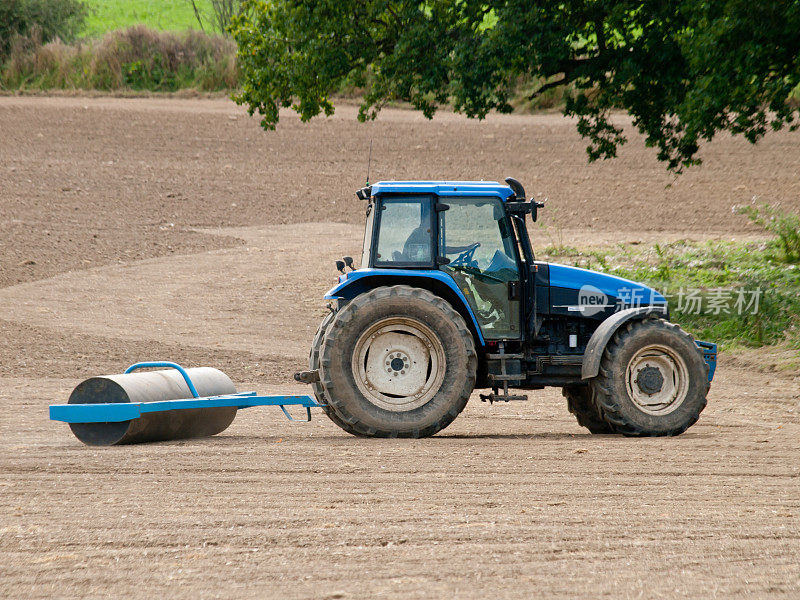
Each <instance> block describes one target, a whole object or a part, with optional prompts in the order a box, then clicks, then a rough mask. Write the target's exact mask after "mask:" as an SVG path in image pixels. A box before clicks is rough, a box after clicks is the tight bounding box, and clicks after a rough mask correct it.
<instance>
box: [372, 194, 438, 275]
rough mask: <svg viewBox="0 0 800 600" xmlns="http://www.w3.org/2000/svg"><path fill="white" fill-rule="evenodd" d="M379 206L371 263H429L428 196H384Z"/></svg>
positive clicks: (430, 221) (429, 211) (429, 217)
mask: <svg viewBox="0 0 800 600" xmlns="http://www.w3.org/2000/svg"><path fill="white" fill-rule="evenodd" d="M381 207H382V210H381V214H380V224H379V228H380V229H379V231H378V246H377V251H376V253H375V264H394V265H409V266H423V265H430V264H431V262H432V260H433V247H432V246H433V244H432V240H433V235H432V226H433V223H432V220H431V200H430V198H429V197H427V196H418V197H402V198H386V199H384V200H383V201H382V202H381Z"/></svg>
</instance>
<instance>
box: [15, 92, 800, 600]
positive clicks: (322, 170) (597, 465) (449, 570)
mask: <svg viewBox="0 0 800 600" xmlns="http://www.w3.org/2000/svg"><path fill="white" fill-rule="evenodd" d="M619 122H620V123H622V124H623V125H625V126H626V129H627V131H628V132H629V134H630V137H631V139H630V142H629V143H628V144H627V145H626V146H625V147H624V148H623V149H622V151H621V156H620V158H619V159H618V160H615V161H612V162H606V163H601V164H595V165H588V164H587V163H586V159H585V154H584V153H583V150H582V147H583V143H582V141H581V140H580V138H579V137H578V136H577V134H576V133H575V130H574V124H573V123H572V122H570V121H568V120H565V119H563V118H562V117H560V116H555V115H541V116H492V117H491V118H489V119H488V120H487V121H485V122H480V123H479V122H473V121H468V120H466V119H464V118H461V117H459V116H456V115H452V114H441V115H438V116H437V117H436V118H435V119H434V120H433V121H432V122H428V121H425V120H424V119H423V118H422V117H421V116H419V115H417V114H415V113H412V112H409V111H404V110H394V109H393V110H387V111H385V112H384V113H383V114H382V115H381V117H380V119H379V120H378V121H377V122H374V123H370V124H367V125H360V124H358V123H356V121H355V108H354V107H351V106H347V105H343V106H341V107H340V108H339V110H337V113H336V115H335V116H334V117H333V118H332V119H329V120H315V121H313V122H312V123H310V124H301V123H300V122H299V120H298V119H297V118H296V117H294V116H293V115H291V114H288V113H287V114H285V115H284V118H283V120H282V122H281V124H280V125H279V128H278V130H277V131H276V132H270V133H266V132H264V131H262V130H261V129H260V128H259V127H258V123H257V120H256V119H254V118H250V117H248V116H247V115H246V114H245V113H244V111H243V110H242V109H241V108H239V107H237V106H235V105H234V104H232V103H231V102H229V101H226V100H177V99H161V98H150V99H144V98H143V99H118V98H75V97H73V98H67V97H58V98H48V97H3V98H0V247H1V248H2V253H0V340H1V341H0V597H3V598H52V597H74V598H77V597H80V598H99V597H127V598H153V597H170V598H216V597H220V598H264V597H275V598H372V597H388V598H417V597H464V598H487V597H491V598H530V597H546V598H551V597H576V596H577V597H586V598H597V597H614V598H617V597H619V598H662V597H663V598H673V597H681V598H683V597H696V598H715V597H716V598H732V597H786V598H797V597H800V566H799V565H800V377H793V376H792V374H791V373H788V374H787V373H786V372H780V373H772V372H769V370H768V369H765V368H763V367H764V365H761V364H759V360H758V357H757V355H753V356H752V357H750V358H748V356H747V355H739V356H738V357H737V359H736V360H733V359H731V358H730V357H726V356H725V355H724V354H723V355H722V356H721V358H720V365H719V368H718V370H717V377H716V379H715V381H714V384H713V386H712V388H711V393H710V396H709V405H708V408H707V409H706V411H705V412H704V413H703V415H702V417H701V419H700V421H699V422H698V423H697V424H696V425H695V426H694V427H692V428H691V429H690V430H689V431H688V432H687V433H685V434H684V435H682V436H679V437H677V438H668V439H626V438H622V437H616V436H592V435H589V434H588V433H587V432H586V431H585V430H584V429H582V428H580V427H579V426H578V425H577V423H576V422H575V421H574V418H573V417H572V416H571V415H570V414H569V413H568V412H567V409H566V402H565V400H564V399H563V398H562V397H561V394H560V391H559V390H545V391H542V392H533V393H531V394H530V400H529V401H528V402H526V403H515V404H513V405H500V406H498V405H495V406H491V407H490V406H487V405H485V404H483V403H481V402H480V401H479V400H478V398H477V393H476V394H475V396H474V397H473V399H472V400H471V401H470V403H469V405H468V406H467V409H466V410H465V412H464V413H463V414H462V415H461V416H460V417H459V418H458V419H457V420H456V421H455V422H454V423H453V424H452V425H451V426H450V427H449V428H447V429H446V430H445V431H443V432H442V433H441V434H439V435H437V436H435V437H434V438H430V439H425V440H413V441H408V440H406V441H398V440H371V439H359V438H354V437H351V436H349V435H347V434H345V433H344V432H342V431H341V430H339V429H338V428H337V427H336V426H335V425H334V424H333V423H331V422H329V421H328V420H327V418H326V417H325V416H324V415H322V414H321V413H319V414H318V415H317V416H316V418H315V420H314V421H313V422H312V423H310V424H302V425H301V424H292V423H289V422H287V421H286V420H285V419H284V418H283V416H282V415H281V413H280V412H279V411H278V410H273V409H250V410H248V411H244V412H242V413H241V414H240V415H239V416H237V418H236V420H235V421H234V424H233V425H232V426H231V427H230V428H229V429H228V430H226V431H225V432H224V433H222V434H220V435H219V436H216V437H214V438H209V439H203V440H188V441H180V442H168V443H161V444H152V445H143V446H128V447H112V448H90V447H86V446H83V445H81V444H80V442H78V441H77V440H76V439H75V438H74V437H73V436H72V434H71V433H70V431H69V428H68V427H67V426H66V425H63V424H60V423H54V422H50V421H49V420H48V415H47V406H48V404H51V403H59V402H65V401H66V399H67V397H68V396H69V392H70V391H71V389H72V388H73V387H74V386H75V385H76V384H77V383H78V382H80V381H81V380H82V379H84V378H86V377H88V376H90V375H94V374H103V373H117V372H121V371H122V370H123V369H124V368H125V367H126V366H127V365H128V364H130V363H132V362H135V361H138V360H148V359H162V360H163V359H170V360H176V361H179V362H182V363H185V364H188V365H193V366H194V365H210V366H215V367H218V368H220V369H222V370H224V371H225V372H227V373H228V374H229V375H230V376H231V377H232V379H233V380H234V381H235V382H236V383H237V387H238V389H240V390H248V389H257V390H258V391H263V392H283V391H285V392H298V393H305V392H306V389H305V388H303V387H302V386H298V385H297V384H295V383H294V382H293V381H292V380H291V374H292V372H294V371H295V370H299V369H301V368H303V367H304V366H305V360H306V356H307V353H308V348H309V345H310V342H311V339H312V337H313V335H314V332H315V330H316V327H317V324H318V323H319V321H320V320H321V318H322V317H323V315H324V304H323V302H322V300H321V297H322V295H323V294H324V292H325V291H326V290H327V288H329V287H331V286H332V284H333V283H334V282H335V275H336V272H335V269H334V267H333V261H334V260H335V259H337V258H339V257H341V256H342V255H343V254H350V255H353V256H357V255H358V254H359V253H360V246H361V242H360V239H361V235H362V232H361V228H362V220H363V213H364V206H363V204H362V203H361V202H360V201H358V200H357V199H356V198H355V196H354V195H353V191H354V190H355V189H356V188H358V187H360V186H361V185H363V183H364V178H365V175H366V170H367V164H366V162H367V150H368V148H369V143H370V139H372V140H373V152H372V157H373V160H372V166H371V178H372V180H373V181H375V180H379V179H406V178H413V179H427V178H433V179H444V178H447V179H481V178H483V179H492V180H495V179H502V178H503V177H505V176H509V175H511V176H514V177H516V178H518V179H519V180H521V181H522V182H523V183H524V184H525V186H526V188H527V189H528V192H529V194H530V193H535V194H541V197H543V198H544V197H547V198H548V205H547V208H546V209H545V210H544V211H543V213H542V219H541V220H542V226H540V227H537V228H535V229H534V230H533V238H534V239H533V243H534V247H537V248H541V247H543V246H545V245H548V244H550V243H552V240H553V239H559V240H560V241H562V242H563V243H568V244H571V245H575V246H581V247H584V246H603V245H606V244H610V243H617V242H640V243H652V242H657V241H663V240H675V239H681V238H689V239H698V240H701V239H712V240H713V239H731V238H737V239H742V238H753V237H755V236H758V235H759V234H758V231H756V230H754V229H753V228H752V227H751V226H750V225H749V224H748V223H747V221H746V220H745V219H744V218H743V217H741V216H739V215H737V214H734V212H733V211H732V210H731V208H732V206H733V205H735V204H742V203H745V202H750V201H751V200H752V199H753V198H754V197H756V198H757V199H759V200H766V201H771V202H777V201H780V202H781V203H783V204H784V205H785V206H787V207H790V208H793V209H798V208H800V174H799V171H800V134H797V133H777V134H771V135H770V136H768V137H767V138H766V139H765V140H764V141H763V142H762V143H761V144H760V145H758V146H755V147H753V146H750V145H749V144H747V143H746V142H744V141H742V140H739V139H730V138H721V139H719V140H717V141H715V142H714V143H713V144H711V145H709V146H708V147H707V148H705V149H704V151H703V158H704V160H705V164H704V165H703V166H702V167H700V168H697V169H694V170H692V171H690V172H689V173H687V174H686V175H684V176H681V177H680V178H677V179H676V178H675V177H673V176H669V175H667V174H665V172H664V169H663V167H662V166H660V165H658V164H657V163H656V161H655V159H654V153H653V151H652V150H651V149H647V148H645V147H644V144H643V142H642V140H641V138H639V137H638V136H637V135H636V134H635V132H634V131H633V129H632V128H631V127H630V124H629V122H628V121H627V120H626V118H625V117H623V116H620V117H619Z"/></svg>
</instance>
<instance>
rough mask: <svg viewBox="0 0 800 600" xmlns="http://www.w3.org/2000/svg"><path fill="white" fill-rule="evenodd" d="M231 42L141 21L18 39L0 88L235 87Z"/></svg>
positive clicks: (0, 72)
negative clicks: (75, 36)
mask: <svg viewBox="0 0 800 600" xmlns="http://www.w3.org/2000/svg"><path fill="white" fill-rule="evenodd" d="M237 82H238V71H237V68H236V46H235V44H234V43H233V42H232V41H230V40H228V39H226V38H223V37H221V36H216V35H207V34H204V33H202V32H199V31H185V32H182V33H170V32H157V31H153V30H151V29H147V28H146V27H144V26H141V25H140V26H136V27H131V28H129V29H125V30H120V31H112V32H110V33H107V34H106V35H105V36H103V37H102V38H101V39H99V40H88V41H85V42H83V43H78V44H70V45H68V44H63V43H61V42H58V41H56V42H51V43H49V44H45V45H39V44H36V43H32V44H30V45H26V42H25V40H19V41H18V43H17V44H16V45H15V46H14V47H13V48H12V51H11V54H10V57H9V59H8V61H7V62H6V63H5V65H4V66H3V68H2V70H0V89H15V90H48V89H66V90H75V89H85V90H89V89H93V90H104V91H112V90H113V91H117V90H144V91H166V92H171V91H176V90H179V89H196V90H199V91H203V92H213V91H222V90H230V89H233V88H235V87H236V85H237Z"/></svg>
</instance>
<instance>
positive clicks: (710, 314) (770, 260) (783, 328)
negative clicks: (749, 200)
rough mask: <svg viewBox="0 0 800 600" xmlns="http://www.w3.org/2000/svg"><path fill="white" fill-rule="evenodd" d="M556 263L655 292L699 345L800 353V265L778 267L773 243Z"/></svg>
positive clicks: (642, 250)
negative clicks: (776, 347)
mask: <svg viewBox="0 0 800 600" xmlns="http://www.w3.org/2000/svg"><path fill="white" fill-rule="evenodd" d="M545 254H546V253H545ZM550 256H553V255H550ZM565 256H566V257H567V258H568V259H569V260H566V261H565V260H564V258H565ZM560 258H561V261H562V262H569V263H571V264H573V265H575V266H579V267H583V268H587V269H593V270H596V271H601V272H605V273H609V274H612V275H618V276H620V277H624V278H626V279H631V280H633V281H638V282H640V283H643V284H645V285H648V286H650V287H653V288H655V289H657V290H659V291H660V292H662V293H663V294H664V295H665V296H666V298H667V301H668V302H669V306H670V318H671V320H673V321H674V322H676V323H679V324H680V325H681V326H682V327H684V328H685V329H686V330H688V331H690V332H691V333H692V334H694V335H695V336H696V337H697V338H699V339H704V340H707V341H712V342H716V343H718V344H721V345H722V346H723V347H724V348H736V347H761V346H768V345H782V346H786V347H788V348H791V349H794V350H797V349H800V265H797V264H787V263H785V262H783V261H782V260H781V259H780V257H779V256H778V255H777V254H776V251H775V246H774V244H773V243H771V242H761V243H737V242H706V243H697V242H687V241H678V242H673V243H670V244H663V245H662V244H656V245H654V246H649V247H648V246H629V245H624V244H619V245H617V246H616V247H615V248H614V249H611V250H603V251H593V252H577V253H574V252H570V253H569V254H567V255H561V256H560Z"/></svg>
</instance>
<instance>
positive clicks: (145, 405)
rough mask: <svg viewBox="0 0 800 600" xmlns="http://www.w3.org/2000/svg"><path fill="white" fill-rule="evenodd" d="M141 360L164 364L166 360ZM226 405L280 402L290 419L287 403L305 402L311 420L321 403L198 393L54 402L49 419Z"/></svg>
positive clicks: (99, 419) (128, 416)
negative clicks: (131, 399)
mask: <svg viewBox="0 0 800 600" xmlns="http://www.w3.org/2000/svg"><path fill="white" fill-rule="evenodd" d="M140 364H142V365H148V366H164V363H140ZM134 366H136V365H134ZM192 387H194V386H192ZM223 406H235V407H236V408H238V409H241V408H250V407H253V406H279V407H280V408H281V410H283V412H284V414H286V416H287V417H288V418H289V420H290V421H295V420H297V419H293V418H292V417H291V416H290V415H289V413H288V412H287V411H286V409H285V408H284V406H302V407H304V408H305V409H306V410H307V412H308V420H309V421H310V420H311V409H312V408H316V407H319V406H320V404H318V403H317V402H316V400H314V399H313V398H312V397H311V396H258V395H256V393H255V392H241V393H237V394H228V395H225V396H208V397H204V398H201V397H195V398H187V399H183V400H163V401H160V402H129V403H100V404H53V405H51V406H50V420H52V421H64V422H65V423H116V422H120V421H130V420H132V419H138V418H139V417H140V416H142V414H144V413H152V412H162V411H167V410H186V409H190V408H218V407H223Z"/></svg>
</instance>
